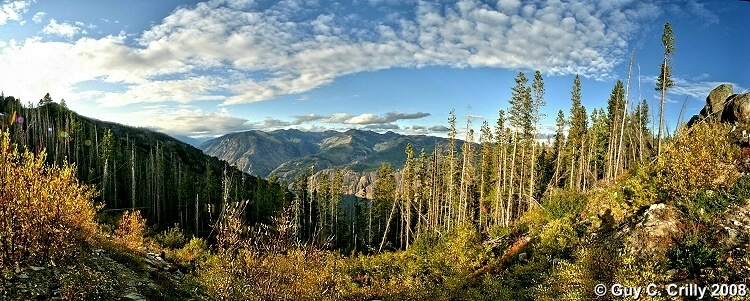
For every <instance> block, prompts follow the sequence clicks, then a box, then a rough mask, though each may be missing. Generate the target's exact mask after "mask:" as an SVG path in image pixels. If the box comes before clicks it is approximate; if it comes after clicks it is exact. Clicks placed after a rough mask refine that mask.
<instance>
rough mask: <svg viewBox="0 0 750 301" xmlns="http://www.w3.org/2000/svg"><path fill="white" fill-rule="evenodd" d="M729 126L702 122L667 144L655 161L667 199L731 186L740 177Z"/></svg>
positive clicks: (736, 148)
mask: <svg viewBox="0 0 750 301" xmlns="http://www.w3.org/2000/svg"><path fill="white" fill-rule="evenodd" d="M730 131H731V126H730V125H727V124H723V123H713V122H702V123H698V124H696V125H695V126H693V127H691V128H689V129H687V130H685V131H684V132H682V133H680V135H678V136H677V137H675V138H674V139H673V140H672V141H671V142H670V143H668V144H667V145H666V146H665V147H664V150H663V151H662V154H661V156H660V157H659V160H658V162H657V165H658V170H659V171H660V174H659V177H658V180H657V181H658V184H659V188H660V189H661V190H662V191H664V192H665V193H666V197H667V198H669V199H672V200H674V199H676V200H684V199H686V198H690V197H692V196H694V195H695V194H696V193H697V192H698V191H699V190H703V189H708V190H719V189H726V188H729V187H731V186H732V185H733V184H734V182H735V181H736V180H737V178H738V177H739V171H738V169H737V165H736V162H735V161H736V160H737V158H738V156H739V151H740V150H739V147H738V146H737V145H736V144H734V143H732V141H731V139H730V137H729V133H730Z"/></svg>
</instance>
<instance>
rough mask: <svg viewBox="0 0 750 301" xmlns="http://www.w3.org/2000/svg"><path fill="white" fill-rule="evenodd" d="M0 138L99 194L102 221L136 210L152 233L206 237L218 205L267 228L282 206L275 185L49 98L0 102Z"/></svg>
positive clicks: (164, 139)
mask: <svg viewBox="0 0 750 301" xmlns="http://www.w3.org/2000/svg"><path fill="white" fill-rule="evenodd" d="M0 113H2V114H3V115H2V116H0V121H1V122H0V130H5V131H9V132H10V138H11V142H12V143H14V144H16V145H18V146H19V147H20V148H21V149H22V150H28V151H30V152H33V153H38V152H40V151H42V150H46V158H45V159H46V160H45V161H46V162H47V163H48V164H57V165H59V164H61V163H63V162H67V163H70V164H73V165H74V166H75V171H76V175H77V177H78V178H79V179H81V180H82V181H84V182H85V183H88V184H92V185H95V186H96V188H97V198H96V200H97V202H99V203H101V204H104V205H105V207H104V210H103V212H105V213H113V214H117V213H119V212H121V211H122V210H125V209H131V210H133V209H135V210H139V211H140V212H141V213H142V214H143V216H144V217H145V218H147V219H148V221H149V222H150V224H151V225H155V226H157V227H158V228H160V229H166V228H167V227H169V226H172V225H174V224H176V223H177V224H180V225H181V227H182V228H184V229H185V230H186V231H189V232H192V233H202V234H206V232H207V231H210V229H211V227H210V226H211V225H212V223H214V222H215V221H216V219H217V218H218V216H219V215H220V213H221V212H222V210H223V209H222V208H224V207H225V206H224V205H223V204H228V203H230V202H247V205H246V206H247V207H248V210H246V213H245V214H246V219H247V222H248V223H249V224H253V223H256V222H268V221H269V217H271V216H274V215H275V214H278V212H280V210H281V206H282V205H283V202H284V200H285V198H286V192H285V190H284V188H282V187H283V186H282V185H281V183H278V182H273V183H269V182H268V181H265V180H262V179H259V178H258V177H255V176H251V175H248V174H245V173H242V172H240V171H239V170H237V169H236V168H234V167H231V166H229V164H227V163H226V162H221V161H219V160H217V159H216V158H213V157H209V156H206V155H204V154H203V153H201V151H200V150H198V149H196V148H194V147H192V146H189V145H187V144H185V143H182V142H180V141H178V140H176V139H174V138H172V137H169V136H168V135H165V134H162V133H157V132H154V131H150V130H147V129H140V128H133V127H129V126H124V125H120V124H115V123H111V122H104V121H99V120H96V119H92V118H88V117H84V116H80V115H78V114H76V113H75V112H73V111H71V110H69V109H67V108H66V107H65V104H64V100H63V101H61V103H56V102H54V101H53V100H52V98H51V97H50V95H49V94H48V95H46V96H45V97H44V98H42V99H41V100H39V101H38V102H36V103H34V104H32V103H28V104H26V105H24V104H22V103H21V101H20V100H17V99H15V98H14V97H12V96H8V97H5V96H4V95H3V96H2V97H1V98H0Z"/></svg>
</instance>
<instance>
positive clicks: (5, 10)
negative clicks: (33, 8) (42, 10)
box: [0, 0, 34, 25]
mask: <svg viewBox="0 0 750 301" xmlns="http://www.w3.org/2000/svg"><path fill="white" fill-rule="evenodd" d="M33 2H34V1H33V0H17V1H9V0H5V1H3V2H2V4H0V25H4V24H6V23H8V21H16V22H19V23H20V22H23V17H22V16H23V14H24V13H26V12H28V11H29V5H31V3H33Z"/></svg>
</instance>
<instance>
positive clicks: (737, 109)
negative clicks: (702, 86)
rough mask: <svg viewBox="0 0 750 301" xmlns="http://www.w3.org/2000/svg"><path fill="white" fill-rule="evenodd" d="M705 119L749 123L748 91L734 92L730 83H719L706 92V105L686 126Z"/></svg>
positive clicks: (749, 105)
mask: <svg viewBox="0 0 750 301" xmlns="http://www.w3.org/2000/svg"><path fill="white" fill-rule="evenodd" d="M705 119H712V120H719V121H721V122H728V123H743V124H750V93H742V94H735V93H734V89H733V88H732V85H729V84H721V85H719V86H718V87H716V88H714V89H713V90H712V91H711V93H709V94H708V97H706V105H705V106H704V107H703V109H702V110H701V112H700V113H699V114H698V115H694V116H693V118H691V119H690V121H689V122H688V126H691V125H693V124H695V123H696V122H700V121H702V120H705Z"/></svg>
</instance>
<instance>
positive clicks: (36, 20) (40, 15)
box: [31, 11, 47, 24]
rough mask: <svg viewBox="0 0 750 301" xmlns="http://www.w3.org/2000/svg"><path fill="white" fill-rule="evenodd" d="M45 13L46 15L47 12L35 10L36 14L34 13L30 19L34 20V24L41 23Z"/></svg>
mask: <svg viewBox="0 0 750 301" xmlns="http://www.w3.org/2000/svg"><path fill="white" fill-rule="evenodd" d="M46 15H47V13H45V12H43V11H40V12H37V13H36V14H34V16H33V17H31V20H32V21H34V23H36V24H42V22H43V21H44V16H46Z"/></svg>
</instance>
